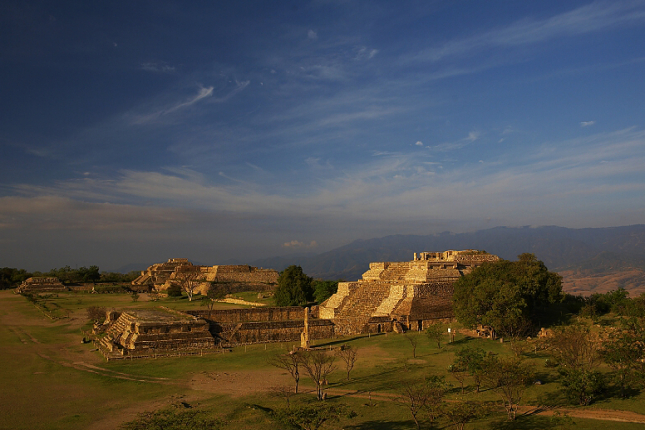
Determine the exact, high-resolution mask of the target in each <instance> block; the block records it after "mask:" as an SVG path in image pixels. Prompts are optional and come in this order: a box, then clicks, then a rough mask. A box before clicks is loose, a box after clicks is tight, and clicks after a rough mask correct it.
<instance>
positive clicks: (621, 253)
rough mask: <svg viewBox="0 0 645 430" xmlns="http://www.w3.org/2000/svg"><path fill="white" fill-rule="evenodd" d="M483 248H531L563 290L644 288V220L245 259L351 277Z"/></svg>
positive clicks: (510, 252) (406, 238)
mask: <svg viewBox="0 0 645 430" xmlns="http://www.w3.org/2000/svg"><path fill="white" fill-rule="evenodd" d="M449 249H454V250H461V249H479V250H486V251H488V252H489V253H491V254H496V255H498V256H499V257H501V258H504V259H507V260H515V259H517V256H518V255H520V254H522V253H525V252H530V253H533V254H535V256H536V257H537V258H538V259H539V260H542V261H543V262H544V263H545V264H546V266H547V267H548V268H549V269H550V270H552V271H555V272H558V273H559V274H560V275H561V276H562V277H563V288H564V290H565V291H567V292H572V293H576V294H583V295H588V294H591V293H595V292H606V291H609V290H612V289H616V288H624V289H626V290H628V291H630V294H631V296H632V297H635V296H636V295H638V294H641V293H645V225H643V224H639V225H632V226H624V227H608V228H582V229H572V228H565V227H556V226H545V227H528V226H527V227H495V228H490V229H486V230H479V231H475V232H470V233H449V232H445V233H441V234H436V235H392V236H385V237H381V238H375V239H368V240H356V241H354V242H352V243H350V244H348V245H345V246H341V247H339V248H336V249H333V250H331V251H327V252H324V253H321V254H317V255H311V254H310V255H301V256H299V255H291V256H288V257H274V258H266V259H261V260H256V261H253V262H251V263H250V264H251V265H253V266H258V267H270V268H273V269H277V270H282V269H284V268H285V267H288V266H289V265H292V264H296V265H300V266H302V269H303V271H304V272H305V273H307V274H308V275H309V276H313V277H314V278H320V279H343V280H346V281H354V280H357V279H359V278H360V277H361V275H362V274H363V273H364V272H366V271H367V269H368V268H369V263H370V262H374V261H409V260H412V258H413V254H414V253H415V252H426V251H445V250H449Z"/></svg>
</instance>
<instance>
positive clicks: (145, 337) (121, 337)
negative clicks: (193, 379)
mask: <svg viewBox="0 0 645 430" xmlns="http://www.w3.org/2000/svg"><path fill="white" fill-rule="evenodd" d="M209 328H210V326H209V324H208V322H206V321H204V320H203V319H201V318H197V317H195V316H192V315H188V314H186V313H183V312H178V311H174V310H171V309H168V308H165V307H163V306H162V307H159V308H157V309H128V310H127V311H124V312H121V313H119V312H116V311H111V312H108V315H107V319H106V322H105V323H104V324H103V326H97V327H95V334H99V333H100V332H102V331H104V332H105V333H104V335H103V336H102V337H100V341H99V349H100V351H101V352H102V353H103V355H104V356H105V357H106V358H108V359H110V358H122V357H126V356H129V357H150V356H156V355H168V354H171V353H176V354H181V355H186V354H195V353H198V352H201V351H202V350H204V349H211V348H213V347H214V346H215V344H216V342H215V338H214V337H213V335H212V334H211V333H210V331H209Z"/></svg>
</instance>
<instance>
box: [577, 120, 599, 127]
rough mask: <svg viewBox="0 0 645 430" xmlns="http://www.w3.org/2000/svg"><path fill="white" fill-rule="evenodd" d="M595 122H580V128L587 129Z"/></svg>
mask: <svg viewBox="0 0 645 430" xmlns="http://www.w3.org/2000/svg"><path fill="white" fill-rule="evenodd" d="M595 123H596V121H582V122H581V123H580V127H589V126H590V125H594V124H595Z"/></svg>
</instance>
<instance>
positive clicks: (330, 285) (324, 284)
mask: <svg viewBox="0 0 645 430" xmlns="http://www.w3.org/2000/svg"><path fill="white" fill-rule="evenodd" d="M338 282H339V281H323V280H321V279H315V280H314V281H313V283H312V287H313V289H314V300H315V301H316V303H318V304H320V303H322V302H324V301H325V300H327V299H328V298H330V297H331V296H333V295H334V294H336V291H338Z"/></svg>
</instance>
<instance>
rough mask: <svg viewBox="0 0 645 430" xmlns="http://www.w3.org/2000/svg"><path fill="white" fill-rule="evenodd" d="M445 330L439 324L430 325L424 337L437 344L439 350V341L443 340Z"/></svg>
mask: <svg viewBox="0 0 645 430" xmlns="http://www.w3.org/2000/svg"><path fill="white" fill-rule="evenodd" d="M445 330H446V328H445V327H444V325H443V324H441V323H436V324H431V325H430V326H429V327H428V328H427V329H426V336H428V339H430V340H431V341H434V342H437V348H439V349H441V339H443V336H444V334H445Z"/></svg>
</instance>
